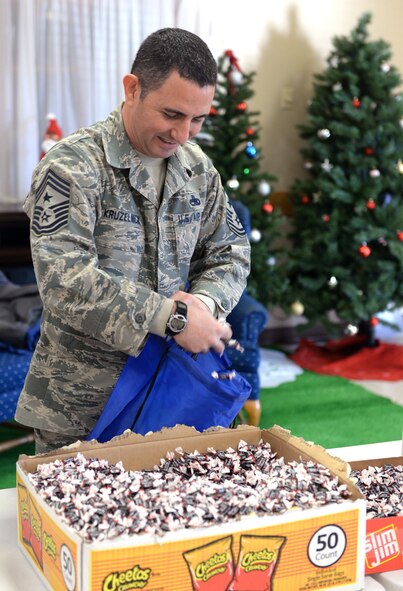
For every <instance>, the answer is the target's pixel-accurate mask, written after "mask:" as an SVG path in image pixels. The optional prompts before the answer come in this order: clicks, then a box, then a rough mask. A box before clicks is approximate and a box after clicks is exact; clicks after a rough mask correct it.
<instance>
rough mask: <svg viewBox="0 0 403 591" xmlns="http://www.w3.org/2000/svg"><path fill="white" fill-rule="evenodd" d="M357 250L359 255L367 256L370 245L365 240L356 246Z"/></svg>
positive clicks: (369, 251) (369, 252)
mask: <svg viewBox="0 0 403 591" xmlns="http://www.w3.org/2000/svg"><path fill="white" fill-rule="evenodd" d="M358 252H359V253H360V255H361V256H362V257H364V258H367V257H369V255H370V254H371V249H370V247H369V246H368V245H367V243H366V242H363V243H362V244H361V246H360V247H359V248H358Z"/></svg>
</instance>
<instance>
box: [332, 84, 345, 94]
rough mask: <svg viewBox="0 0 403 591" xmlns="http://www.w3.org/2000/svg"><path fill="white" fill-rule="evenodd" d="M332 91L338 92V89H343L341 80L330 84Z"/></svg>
mask: <svg viewBox="0 0 403 591" xmlns="http://www.w3.org/2000/svg"><path fill="white" fill-rule="evenodd" d="M332 89H333V92H339V91H340V90H342V89H343V87H342V85H341V82H336V84H333V86H332Z"/></svg>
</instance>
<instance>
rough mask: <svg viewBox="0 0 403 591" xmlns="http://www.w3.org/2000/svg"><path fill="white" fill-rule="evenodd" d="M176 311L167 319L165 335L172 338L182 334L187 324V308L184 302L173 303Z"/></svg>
mask: <svg viewBox="0 0 403 591" xmlns="http://www.w3.org/2000/svg"><path fill="white" fill-rule="evenodd" d="M175 304H176V309H175V312H173V313H172V314H171V315H170V317H169V318H168V322H167V327H166V329H165V334H166V335H168V336H169V337H174V336H176V335H177V334H179V333H181V332H183V331H184V330H185V328H186V327H187V324H188V317H187V316H188V307H187V305H186V304H185V303H184V302H179V301H177V300H176V301H175Z"/></svg>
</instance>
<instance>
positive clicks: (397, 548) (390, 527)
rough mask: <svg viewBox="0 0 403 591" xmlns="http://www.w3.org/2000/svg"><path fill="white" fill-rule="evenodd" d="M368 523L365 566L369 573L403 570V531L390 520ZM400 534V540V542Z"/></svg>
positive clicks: (369, 521) (374, 520)
mask: <svg viewBox="0 0 403 591" xmlns="http://www.w3.org/2000/svg"><path fill="white" fill-rule="evenodd" d="M385 521H386V519H371V520H368V521H367V535H366V540H365V566H366V572H367V573H375V572H385V571H387V570H394V569H399V568H402V564H403V560H402V557H403V530H401V529H400V530H399V528H398V527H396V523H394V522H393V520H392V519H389V520H388V521H389V523H388V524H387V525H385ZM399 533H400V540H399Z"/></svg>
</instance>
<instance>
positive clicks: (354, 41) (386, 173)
mask: <svg viewBox="0 0 403 591" xmlns="http://www.w3.org/2000/svg"><path fill="white" fill-rule="evenodd" d="M370 22H371V15H370V14H369V13H366V14H364V15H363V16H362V17H361V18H360V19H359V21H358V24H357V26H356V28H355V29H354V30H353V31H352V32H351V34H350V36H348V37H347V36H342V37H336V38H335V39H334V40H333V45H334V48H333V49H332V51H331V53H330V55H329V57H328V59H327V67H326V69H325V71H324V72H323V73H321V74H318V75H315V79H314V93H313V97H312V100H311V102H310V104H309V106H308V116H307V121H306V123H305V124H303V125H300V126H299V129H300V135H301V137H302V138H303V139H304V140H306V141H307V142H308V146H307V147H304V148H303V149H302V151H301V153H302V155H303V158H304V161H305V168H306V169H307V176H308V178H307V179H305V180H297V181H295V183H294V185H293V187H292V190H291V199H292V203H293V210H294V216H293V230H292V232H291V235H290V240H291V243H292V246H291V253H290V257H291V261H290V263H291V268H289V270H288V272H289V279H290V287H289V291H288V293H287V295H286V300H287V303H288V305H291V310H293V311H294V312H297V313H300V314H302V313H304V315H305V316H306V317H307V318H308V320H309V323H311V324H313V323H316V322H320V323H321V324H322V325H325V326H326V327H327V328H328V330H330V331H331V332H332V329H335V327H336V326H338V328H339V329H340V326H341V325H344V327H345V330H346V332H347V333H349V334H350V335H353V334H356V333H357V331H359V332H360V334H361V333H362V332H363V333H365V334H367V335H368V336H369V339H371V338H372V337H373V332H374V331H373V327H374V326H375V325H376V323H377V322H378V319H377V318H376V314H377V313H379V312H382V311H384V310H386V309H392V308H394V307H398V306H401V305H402V304H403V281H402V277H403V200H402V194H403V191H402V190H403V164H402V157H403V155H402V148H403V100H402V95H401V94H400V93H399V92H398V91H397V88H398V86H399V85H400V83H401V78H400V75H399V73H398V71H397V70H396V68H395V67H394V66H393V65H391V63H390V59H391V50H390V47H389V45H388V44H387V43H386V42H385V41H383V40H379V41H370V40H369V39H368V32H367V27H368V24H369V23H370ZM332 312H335V313H336V317H335V316H334V314H332ZM335 318H336V321H335V320H334V319H335ZM340 320H341V321H342V322H341V324H340V322H339V321H340ZM333 332H334V330H333ZM371 335H372V336H371ZM372 344H375V343H372Z"/></svg>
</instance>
